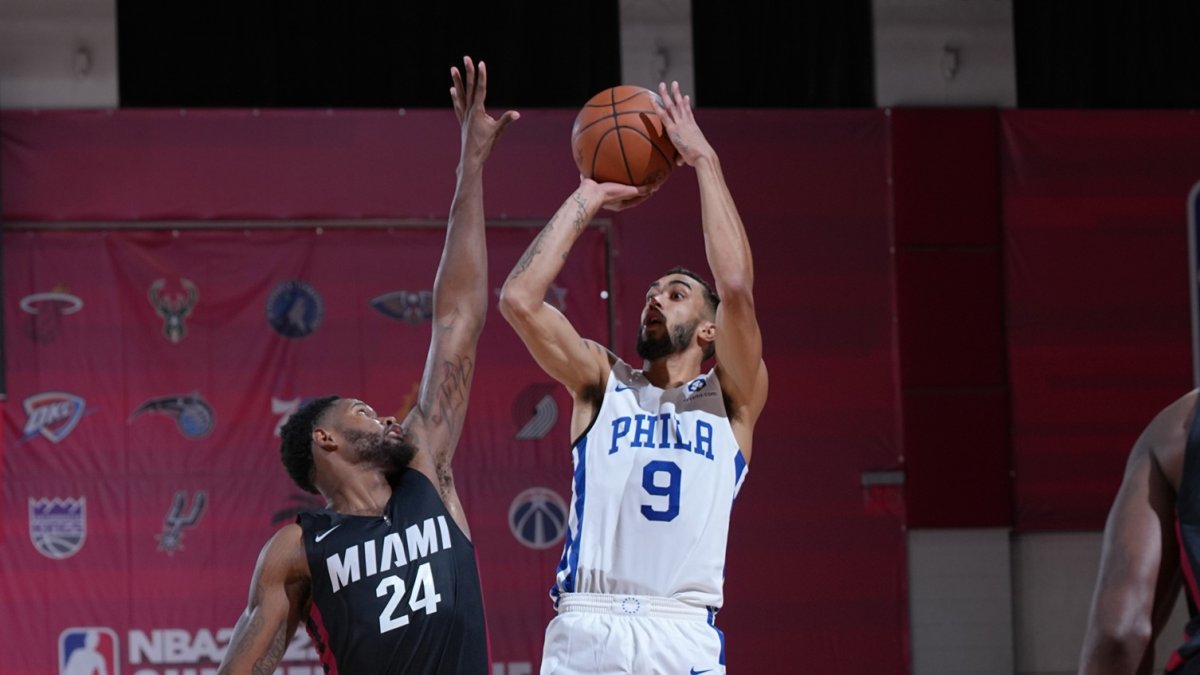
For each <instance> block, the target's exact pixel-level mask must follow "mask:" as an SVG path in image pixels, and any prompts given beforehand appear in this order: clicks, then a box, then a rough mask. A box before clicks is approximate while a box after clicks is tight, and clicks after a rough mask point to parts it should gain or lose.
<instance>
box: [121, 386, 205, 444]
mask: <svg viewBox="0 0 1200 675" xmlns="http://www.w3.org/2000/svg"><path fill="white" fill-rule="evenodd" d="M146 413H158V414H160V415H166V416H167V417H171V418H174V420H175V426H176V427H178V428H179V433H181V434H183V436H184V437H185V438H202V437H204V436H207V435H208V432H210V431H212V428H213V422H214V420H215V418H216V415H215V414H214V413H213V409H212V406H211V405H209V404H208V401H205V400H204V399H203V398H202V397H201V396H200V394H199V393H197V392H193V393H191V394H174V395H171V396H160V397H158V398H152V399H150V400H148V401H146V402H145V403H142V404H141V405H139V406H138V407H137V409H136V410H134V411H133V412H132V413H130V415H129V423H130V424H132V423H133V421H134V420H135V419H137V418H138V417H141V416H142V415H144V414H146Z"/></svg>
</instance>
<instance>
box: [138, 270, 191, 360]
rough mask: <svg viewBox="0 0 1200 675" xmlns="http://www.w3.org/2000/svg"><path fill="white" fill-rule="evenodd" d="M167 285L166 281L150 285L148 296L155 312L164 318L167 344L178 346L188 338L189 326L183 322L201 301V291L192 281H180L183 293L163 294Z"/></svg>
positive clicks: (158, 281)
mask: <svg viewBox="0 0 1200 675" xmlns="http://www.w3.org/2000/svg"><path fill="white" fill-rule="evenodd" d="M166 285H167V280H166V279H155V280H154V283H152V284H150V290H149V292H148V293H147V295H148V296H149V298H150V304H151V305H152V306H153V307H154V311H156V312H158V315H159V316H161V317H162V320H163V329H162V332H163V337H165V338H166V339H167V342H170V343H171V344H173V345H177V344H179V343H180V341H182V340H183V338H185V337H187V325H186V324H185V323H184V322H183V320H184V319H186V318H188V316H190V315H191V313H192V310H193V309H194V308H195V307H196V302H197V301H199V300H200V289H198V288H196V284H194V283H192V281H191V280H190V279H180V280H179V285H180V286H182V287H183V292H182V293H163V289H164V288H165V287H166Z"/></svg>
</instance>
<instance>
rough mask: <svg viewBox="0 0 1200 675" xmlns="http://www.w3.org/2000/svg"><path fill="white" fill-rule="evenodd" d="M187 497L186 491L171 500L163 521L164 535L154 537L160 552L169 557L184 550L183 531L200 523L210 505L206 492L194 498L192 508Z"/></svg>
mask: <svg viewBox="0 0 1200 675" xmlns="http://www.w3.org/2000/svg"><path fill="white" fill-rule="evenodd" d="M187 496H188V495H187V491H186V490H180V491H179V492H176V493H175V497H174V498H173V499H172V500H171V509H170V510H169V511H167V517H166V518H164V519H163V531H162V534H156V535H154V538H155V539H157V540H158V550H160V551H165V552H166V554H167V555H169V556H173V555H175V552H176V551H178V550H180V549H182V548H183V531H184V530H185V529H187V528H189V527H193V526H195V524H196V523H198V522H199V521H200V516H202V515H204V507H205V506H207V505H208V493H207V492H205V491H204V490H200V491H199V492H197V493H196V495H195V496H194V497H192V503H191V506H188V499H187Z"/></svg>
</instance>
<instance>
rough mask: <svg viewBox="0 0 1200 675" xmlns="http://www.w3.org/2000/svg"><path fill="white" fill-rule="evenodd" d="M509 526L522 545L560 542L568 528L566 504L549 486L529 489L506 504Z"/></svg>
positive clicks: (548, 545)
mask: <svg viewBox="0 0 1200 675" xmlns="http://www.w3.org/2000/svg"><path fill="white" fill-rule="evenodd" d="M508 527H509V529H510V530H511V531H512V534H513V536H514V537H516V539H517V541H519V542H521V543H522V544H524V545H525V546H527V547H529V548H534V549H543V548H550V547H551V546H554V545H555V544H557V543H558V542H560V541H562V538H563V535H564V534H565V533H566V531H567V505H566V503H565V502H563V500H562V497H559V496H558V493H557V492H555V491H554V490H551V489H550V488H544V487H533V488H529V489H528V490H526V491H524V492H522V493H521V494H519V495H517V496H516V498H515V499H513V501H512V505H510V506H509V507H508Z"/></svg>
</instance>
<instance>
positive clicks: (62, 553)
mask: <svg viewBox="0 0 1200 675" xmlns="http://www.w3.org/2000/svg"><path fill="white" fill-rule="evenodd" d="M29 539H30V541H32V542H33V547H34V548H36V549H37V550H38V553H41V554H42V555H44V556H46V557H47V558H53V559H55V560H63V559H64V558H70V557H71V556H73V555H75V554H76V553H78V552H79V549H81V548H83V542H84V541H86V540H87V500H86V498H85V497H80V498H78V499H74V498H71V497H68V498H65V499H62V498H59V497H55V498H53V499H46V498H45V497H42V498H39V499H32V498H31V499H30V500H29Z"/></svg>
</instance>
